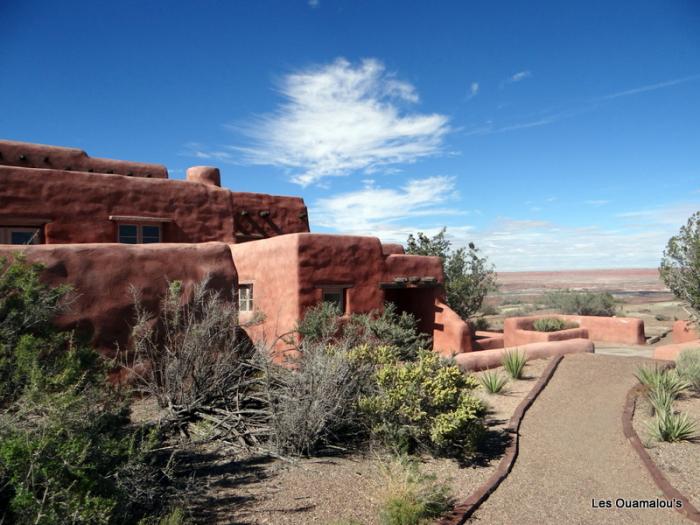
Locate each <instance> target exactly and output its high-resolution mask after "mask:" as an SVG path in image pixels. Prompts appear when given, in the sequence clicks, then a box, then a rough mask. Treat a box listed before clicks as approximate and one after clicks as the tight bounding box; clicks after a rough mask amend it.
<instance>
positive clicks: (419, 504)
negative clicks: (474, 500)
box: [379, 456, 453, 525]
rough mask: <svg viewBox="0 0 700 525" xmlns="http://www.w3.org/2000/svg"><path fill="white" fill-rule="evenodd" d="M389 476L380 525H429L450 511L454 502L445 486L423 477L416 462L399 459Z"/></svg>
mask: <svg viewBox="0 0 700 525" xmlns="http://www.w3.org/2000/svg"><path fill="white" fill-rule="evenodd" d="M388 474H389V475H388V479H387V483H386V489H385V495H384V497H383V501H382V505H381V510H380V514H379V522H380V523H381V524H382V525H420V524H424V523H429V520H430V519H431V518H433V519H434V518H437V517H439V516H440V515H441V514H443V513H445V512H446V511H447V510H449V509H450V507H451V504H452V499H453V498H452V497H451V495H450V489H449V487H448V486H447V484H446V483H438V482H436V477H435V476H434V475H427V474H423V473H422V472H421V471H420V469H419V467H418V463H417V462H416V461H415V460H412V459H409V458H406V457H405V456H404V457H401V458H400V459H399V460H398V461H396V462H395V464H393V465H391V466H390V467H389V471H388Z"/></svg>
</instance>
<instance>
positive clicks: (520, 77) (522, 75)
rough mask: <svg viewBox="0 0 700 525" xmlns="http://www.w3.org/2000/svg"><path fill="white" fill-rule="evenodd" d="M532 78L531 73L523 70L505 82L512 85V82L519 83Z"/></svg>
mask: <svg viewBox="0 0 700 525" xmlns="http://www.w3.org/2000/svg"><path fill="white" fill-rule="evenodd" d="M531 76H532V71H529V70H527V69H526V70H525V71H518V72H517V73H515V74H514V75H513V76H511V77H510V78H509V79H508V80H507V82H508V83H513V82H520V81H521V80H525V79H526V78H530V77H531Z"/></svg>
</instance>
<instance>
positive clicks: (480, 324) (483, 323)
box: [472, 317, 491, 331]
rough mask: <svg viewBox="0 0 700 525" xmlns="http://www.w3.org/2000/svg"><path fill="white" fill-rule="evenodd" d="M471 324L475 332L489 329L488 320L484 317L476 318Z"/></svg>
mask: <svg viewBox="0 0 700 525" xmlns="http://www.w3.org/2000/svg"><path fill="white" fill-rule="evenodd" d="M472 323H473V324H474V330H475V331H477V330H478V331H487V330H488V329H489V328H491V325H490V323H489V320H488V319H486V318H485V317H477V318H476V319H473V320H472Z"/></svg>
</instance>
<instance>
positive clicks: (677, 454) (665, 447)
mask: <svg viewBox="0 0 700 525" xmlns="http://www.w3.org/2000/svg"><path fill="white" fill-rule="evenodd" d="M674 408H675V409H676V410H680V411H681V412H685V413H686V414H688V416H689V417H690V418H691V419H693V420H695V421H696V422H697V424H696V426H697V430H698V434H700V396H698V395H694V396H692V395H688V396H685V397H684V398H683V399H679V400H678V401H676V402H675V403H674ZM650 414H651V410H650V408H649V404H648V403H647V401H646V399H645V398H643V397H642V398H640V399H639V400H638V401H637V410H636V411H635V413H634V429H635V430H636V432H637V434H638V435H639V438H640V439H641V440H642V443H644V446H646V447H647V452H648V453H649V456H651V458H652V459H653V460H654V461H655V462H656V465H657V466H658V467H659V468H660V469H661V471H662V472H663V473H664V475H665V476H666V478H667V479H668V480H669V482H671V484H672V485H673V486H674V487H676V488H677V489H678V490H679V491H680V492H681V493H682V494H683V495H684V496H685V497H686V498H688V499H689V500H690V502H691V503H692V504H693V505H694V506H695V508H698V509H700V440H698V441H695V442H689V441H681V442H679V443H658V442H655V441H653V440H652V439H651V438H650V437H649V436H648V432H647V423H648V422H649V420H650V419H652V418H651V417H650ZM699 437H700V436H699Z"/></svg>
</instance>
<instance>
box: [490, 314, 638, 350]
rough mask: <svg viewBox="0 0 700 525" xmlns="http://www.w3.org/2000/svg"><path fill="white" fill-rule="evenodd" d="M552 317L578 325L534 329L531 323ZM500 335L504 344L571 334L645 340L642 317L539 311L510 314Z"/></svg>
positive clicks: (632, 341)
mask: <svg viewBox="0 0 700 525" xmlns="http://www.w3.org/2000/svg"><path fill="white" fill-rule="evenodd" d="M545 317H556V318H558V319H562V320H564V321H568V322H573V323H576V324H578V328H572V329H568V330H561V331H559V332H535V331H533V330H532V325H533V323H534V321H535V320H537V319H542V318H545ZM503 335H504V343H505V346H506V347H510V346H517V345H521V344H528V343H534V342H538V341H560V340H564V339H574V338H590V339H593V340H594V341H605V342H612V343H623V344H634V345H642V344H645V342H646V338H645V336H644V321H642V320H641V319H635V318H631V317H597V316H578V315H539V316H529V317H511V318H508V319H506V320H505V321H504V322H503Z"/></svg>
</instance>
